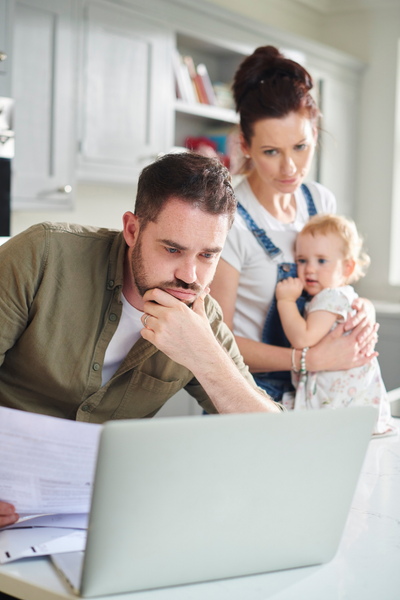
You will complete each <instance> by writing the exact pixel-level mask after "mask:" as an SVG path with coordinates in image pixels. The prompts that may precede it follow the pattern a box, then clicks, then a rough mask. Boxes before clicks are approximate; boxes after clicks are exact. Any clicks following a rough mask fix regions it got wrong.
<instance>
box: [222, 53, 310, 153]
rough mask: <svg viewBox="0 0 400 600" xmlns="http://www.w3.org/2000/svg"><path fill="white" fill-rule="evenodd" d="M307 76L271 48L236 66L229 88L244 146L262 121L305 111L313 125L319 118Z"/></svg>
mask: <svg viewBox="0 0 400 600" xmlns="http://www.w3.org/2000/svg"><path fill="white" fill-rule="evenodd" d="M312 87H313V82H312V78H311V75H310V74H309V73H308V72H307V71H306V70H305V69H304V67H302V66H301V65H299V64H298V63H296V62H294V61H293V60H289V59H288V58H285V57H284V56H283V54H281V53H280V52H279V50H278V49H277V48H274V46H262V47H261V48H257V50H255V51H254V52H253V54H252V55H251V56H248V57H247V58H245V59H244V61H243V62H242V63H241V64H240V65H239V68H238V70H237V71H236V74H235V78H234V81H233V85H232V90H233V96H234V99H235V103H236V110H237V112H238V113H239V114H240V126H241V130H242V133H243V137H244V139H245V141H246V143H247V144H248V145H250V143H251V138H252V137H253V134H254V130H253V126H254V124H255V123H256V122H257V121H260V120H262V119H270V118H272V119H280V118H282V117H286V116H287V115H288V114H289V113H291V112H303V111H305V112H308V115H309V117H310V119H311V121H313V122H314V123H316V122H317V121H318V118H319V117H320V111H319V109H318V106H317V105H316V103H315V101H314V99H313V97H312V96H311V94H310V90H311V88H312Z"/></svg>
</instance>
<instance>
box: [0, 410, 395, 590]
mask: <svg viewBox="0 0 400 600" xmlns="http://www.w3.org/2000/svg"><path fill="white" fill-rule="evenodd" d="M396 424H397V425H398V426H400V421H399V420H398V419H396ZM199 518H206V517H203V516H202V515H199ZM0 590H1V591H3V592H5V593H8V594H14V595H16V596H17V597H19V598H21V599H23V600H54V599H60V598H64V599H66V598H68V599H69V600H71V598H73V597H74V596H72V594H70V593H68V592H67V590H66V588H65V587H64V585H63V583H62V582H61V580H60V579H59V578H58V575H57V574H56V572H55V570H54V568H53V566H52V565H51V563H50V562H49V561H48V559H46V558H37V559H26V560H22V561H17V562H15V563H9V564H8V565H3V566H1V567H0ZM103 598H104V596H103ZM109 598H110V599H111V598H112V599H113V600H119V599H120V600H266V599H271V600H303V599H306V600H339V599H340V600H378V599H380V598H382V599H383V600H398V599H399V598H400V436H397V437H389V438H383V439H377V440H372V441H371V442H370V445H369V449H368V453H367V456H366V459H365V462H364V466H363V469H362V474H361V477H360V480H359V483H358V486H357V490H356V494H355V497H354V500H353V503H352V508H351V510H350V514H349V517H348V521H347V524H346V527H345V531H344V534H343V538H342V541H341V543H340V547H339V551H338V553H337V554H336V556H335V558H334V559H333V560H332V561H331V562H329V563H327V564H325V565H319V566H315V567H306V568H302V569H290V570H287V571H280V572H276V573H268V574H265V575H256V576H251V577H239V578H236V579H225V580H220V581H213V582H209V583H201V584H197V585H188V586H179V587H173V588H165V589H159V590H150V591H146V592H136V593H131V594H119V595H114V596H109Z"/></svg>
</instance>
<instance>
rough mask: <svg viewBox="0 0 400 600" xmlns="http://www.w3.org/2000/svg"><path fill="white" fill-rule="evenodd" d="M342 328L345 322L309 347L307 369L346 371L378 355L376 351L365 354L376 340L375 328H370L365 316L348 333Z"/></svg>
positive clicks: (360, 365)
mask: <svg viewBox="0 0 400 600" xmlns="http://www.w3.org/2000/svg"><path fill="white" fill-rule="evenodd" d="M346 323H347V322H346ZM344 328H345V323H342V324H341V325H338V326H337V327H336V329H334V330H333V331H331V332H330V333H329V334H328V335H326V336H325V337H324V338H323V339H322V340H321V341H320V342H319V344H317V345H316V346H314V347H313V348H310V349H309V351H308V353H307V369H308V370H309V371H347V370H348V369H354V368H355V367H362V366H363V365H365V364H367V363H369V362H370V361H371V360H372V358H374V357H375V356H378V353H377V352H371V353H369V354H368V355H367V354H366V348H368V347H370V346H371V344H372V345H375V341H376V330H375V328H374V327H373V328H372V329H371V328H370V326H369V324H368V321H367V318H366V317H364V319H362V320H361V321H360V322H359V323H358V325H357V326H356V327H354V329H353V331H352V332H351V333H350V334H348V335H343V333H344ZM374 340H375V341H374Z"/></svg>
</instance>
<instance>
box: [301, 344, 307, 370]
mask: <svg viewBox="0 0 400 600" xmlns="http://www.w3.org/2000/svg"><path fill="white" fill-rule="evenodd" d="M308 349H309V346H306V347H305V348H303V350H302V351H301V358H300V373H301V374H302V375H305V374H306V373H307V369H306V354H307V350H308Z"/></svg>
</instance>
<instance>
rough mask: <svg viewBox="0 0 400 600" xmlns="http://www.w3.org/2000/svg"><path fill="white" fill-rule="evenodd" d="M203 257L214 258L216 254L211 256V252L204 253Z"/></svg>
mask: <svg viewBox="0 0 400 600" xmlns="http://www.w3.org/2000/svg"><path fill="white" fill-rule="evenodd" d="M202 256H204V258H213V256H214V254H211V253H210V252H203V254H202Z"/></svg>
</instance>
